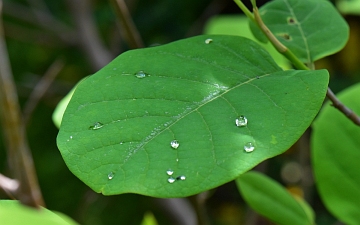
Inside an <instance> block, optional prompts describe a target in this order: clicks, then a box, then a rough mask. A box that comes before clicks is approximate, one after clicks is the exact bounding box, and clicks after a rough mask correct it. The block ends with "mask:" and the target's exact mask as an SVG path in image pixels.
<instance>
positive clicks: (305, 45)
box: [251, 0, 349, 63]
mask: <svg viewBox="0 0 360 225" xmlns="http://www.w3.org/2000/svg"><path fill="white" fill-rule="evenodd" d="M259 11H260V15H261V18H262V19H263V21H264V23H265V24H266V25H267V26H268V28H269V29H270V30H271V31H272V33H274V35H275V36H276V37H277V38H278V40H279V41H280V42H281V43H282V44H284V45H285V46H286V47H288V48H289V49H290V50H291V51H293V53H294V54H295V55H296V56H297V57H298V58H299V59H300V60H301V61H303V62H305V63H311V62H314V61H316V60H318V59H321V58H323V57H325V56H327V55H331V54H333V53H335V52H338V51H339V50H341V49H342V48H343V47H344V46H345V44H346V42H347V40H348V38H349V26H348V25H347V23H346V21H345V20H344V19H343V18H342V17H341V15H340V14H339V13H338V12H337V11H336V9H335V8H334V6H333V5H332V4H331V3H330V2H329V1H327V0H302V1H298V0H274V1H270V2H269V3H267V4H265V5H264V6H262V7H261V8H260V10H259ZM251 27H252V30H253V31H254V35H255V37H257V38H261V36H259V31H258V30H259V29H258V28H257V27H255V26H251ZM260 40H261V39H260Z"/></svg>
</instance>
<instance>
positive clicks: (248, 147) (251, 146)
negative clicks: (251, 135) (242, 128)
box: [244, 142, 255, 152]
mask: <svg viewBox="0 0 360 225" xmlns="http://www.w3.org/2000/svg"><path fill="white" fill-rule="evenodd" d="M254 149H255V146H254V144H253V143H252V142H248V143H246V144H245V145H244V150H245V152H252V151H254Z"/></svg>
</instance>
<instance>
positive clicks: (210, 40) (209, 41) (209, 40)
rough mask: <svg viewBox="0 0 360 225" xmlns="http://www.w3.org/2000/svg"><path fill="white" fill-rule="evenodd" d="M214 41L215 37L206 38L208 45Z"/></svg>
mask: <svg viewBox="0 0 360 225" xmlns="http://www.w3.org/2000/svg"><path fill="white" fill-rule="evenodd" d="M212 41H213V39H211V38H208V39H206V40H205V44H207V45H208V44H210V43H211V42H212Z"/></svg>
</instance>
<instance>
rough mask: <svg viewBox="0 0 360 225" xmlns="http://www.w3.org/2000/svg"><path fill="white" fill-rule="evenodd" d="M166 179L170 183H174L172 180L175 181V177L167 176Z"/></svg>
mask: <svg viewBox="0 0 360 225" xmlns="http://www.w3.org/2000/svg"><path fill="white" fill-rule="evenodd" d="M167 181H168V182H169V183H170V184H172V183H174V182H175V181H176V179H175V178H173V177H169V178H168V179H167Z"/></svg>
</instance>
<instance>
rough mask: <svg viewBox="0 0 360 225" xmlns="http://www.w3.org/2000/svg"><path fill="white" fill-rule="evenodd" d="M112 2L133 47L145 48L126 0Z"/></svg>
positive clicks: (112, 0)
mask: <svg viewBox="0 0 360 225" xmlns="http://www.w3.org/2000/svg"><path fill="white" fill-rule="evenodd" d="M111 3H112V5H113V7H114V9H115V11H116V14H117V15H118V17H119V19H120V22H121V24H122V26H123V28H124V29H125V31H126V34H127V37H126V39H127V41H128V44H129V46H130V47H131V48H143V47H144V43H143V41H142V39H141V36H140V34H139V31H138V30H137V28H136V26H135V23H134V21H133V20H132V18H131V16H130V12H129V10H128V7H127V6H126V3H125V1H124V0H111Z"/></svg>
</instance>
